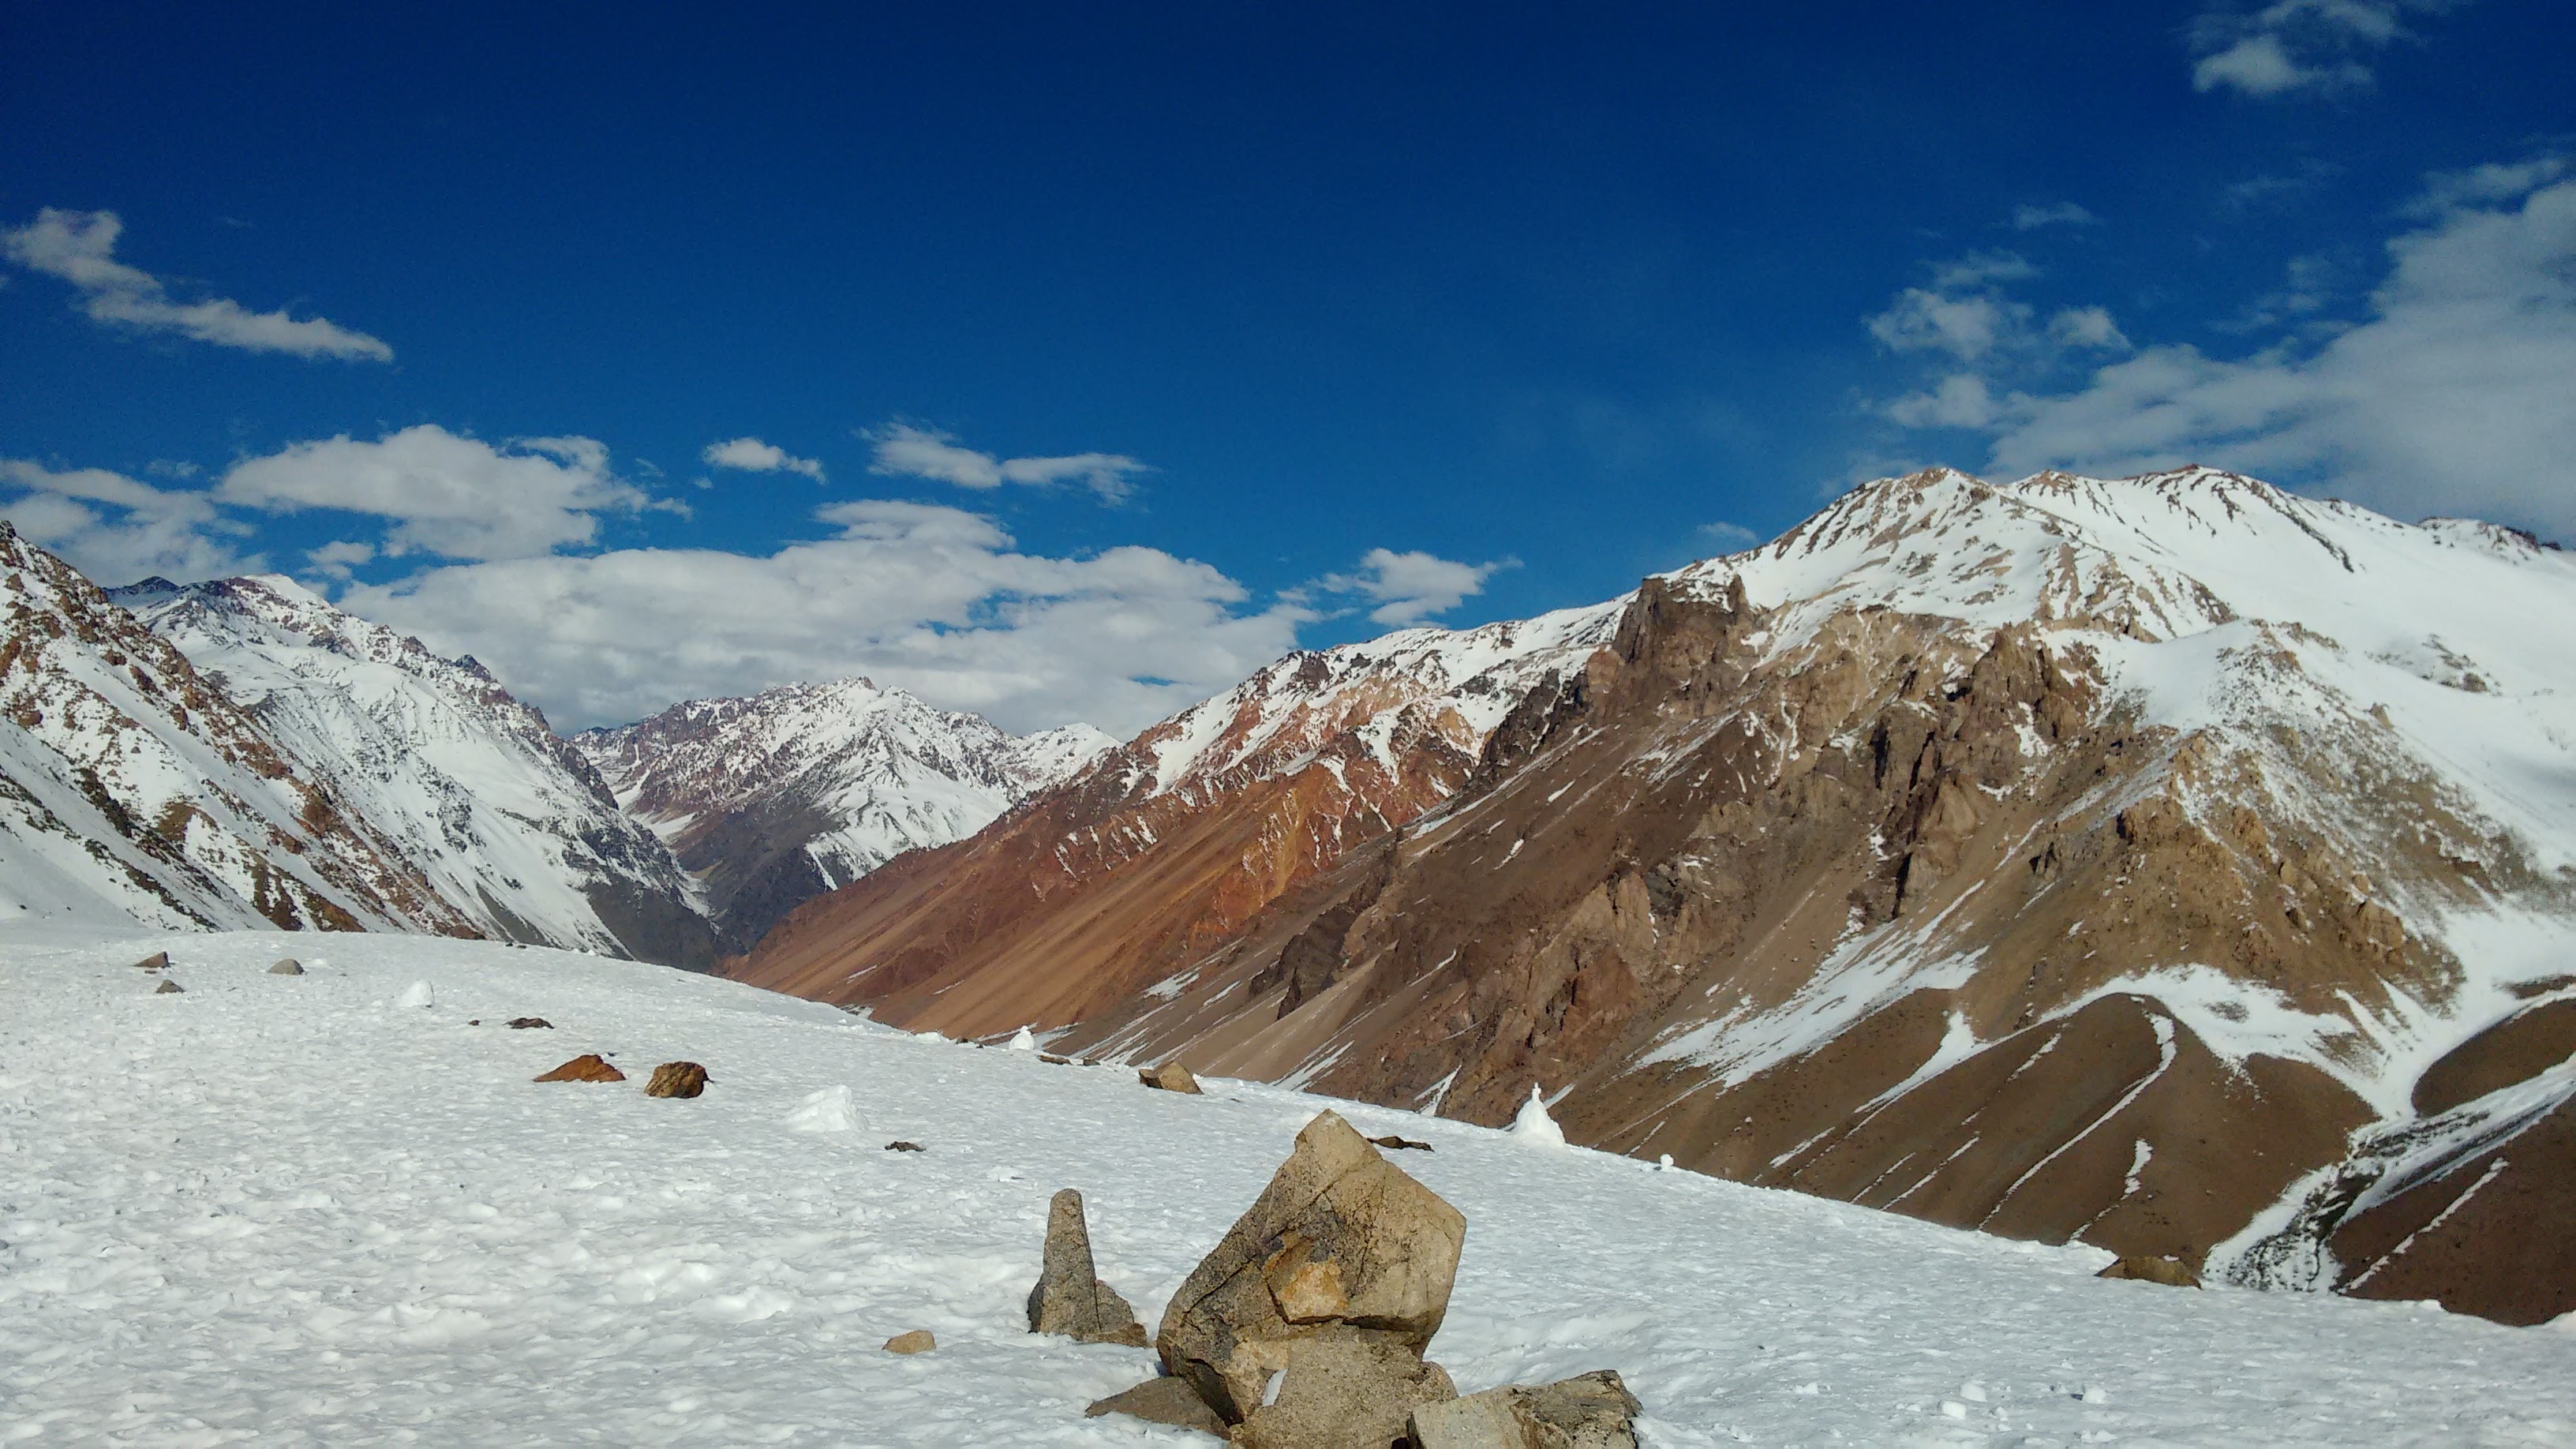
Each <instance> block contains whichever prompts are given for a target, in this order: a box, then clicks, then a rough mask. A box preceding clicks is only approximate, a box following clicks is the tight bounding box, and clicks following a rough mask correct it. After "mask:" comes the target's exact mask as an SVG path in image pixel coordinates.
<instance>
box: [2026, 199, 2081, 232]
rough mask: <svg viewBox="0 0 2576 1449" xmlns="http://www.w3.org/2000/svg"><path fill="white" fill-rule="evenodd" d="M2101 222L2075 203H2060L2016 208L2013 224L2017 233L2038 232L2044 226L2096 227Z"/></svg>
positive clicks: (2027, 205)
mask: <svg viewBox="0 0 2576 1449" xmlns="http://www.w3.org/2000/svg"><path fill="white" fill-rule="evenodd" d="M2101 220H2102V219H2101V218H2100V217H2098V216H2095V215H2094V214H2093V213H2091V212H2089V211H2086V210H2085V209H2084V208H2083V207H2080V206H2077V205H2076V204H2075V203H2074V202H2071V201H2059V202H2052V203H2050V204H2049V205H2046V206H2032V205H2029V204H2024V205H2021V206H2016V207H2014V208H2013V217H2012V224H2013V230H2015V231H2037V230H2039V229H2040V228H2041V227H2044V226H2095V225H2098V224H2099V223H2100V222H2101Z"/></svg>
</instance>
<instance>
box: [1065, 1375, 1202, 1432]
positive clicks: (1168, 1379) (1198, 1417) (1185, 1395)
mask: <svg viewBox="0 0 2576 1449" xmlns="http://www.w3.org/2000/svg"><path fill="white" fill-rule="evenodd" d="M1082 1413H1083V1417H1085V1418H1090V1419H1097V1418H1099V1417H1100V1416H1101V1415H1103V1414H1127V1415H1131V1416H1133V1417H1135V1418H1139V1419H1143V1420H1145V1421H1146V1422H1148V1423H1153V1424H1172V1425H1177V1426H1178V1427H1180V1428H1183V1429H1196V1430H1198V1431H1199V1432H1200V1433H1203V1434H1214V1435H1215V1436H1217V1437H1218V1438H1220V1439H1222V1438H1224V1437H1225V1420H1223V1419H1220V1418H1218V1417H1217V1416H1216V1410H1214V1409H1211V1408H1209V1407H1208V1406H1207V1401H1206V1400H1204V1399H1201V1398H1200V1397H1199V1396H1198V1391H1197V1390H1195V1389H1193V1388H1191V1387H1190V1381H1189V1380H1188V1379H1185V1378H1181V1377H1179V1376H1177V1375H1171V1374H1166V1375H1164V1376H1163V1377H1161V1378H1153V1379H1147V1380H1145V1381H1144V1382H1143V1383H1141V1384H1138V1385H1137V1386H1136V1387H1134V1388H1132V1389H1126V1390H1122V1391H1120V1392H1118V1393H1114V1394H1111V1395H1110V1396H1109V1397H1108V1398H1105V1399H1100V1400H1098V1401H1096V1402H1094V1403H1093V1404H1092V1405H1091V1407H1089V1408H1087V1409H1084V1410H1083V1411H1082Z"/></svg>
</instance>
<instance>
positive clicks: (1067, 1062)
mask: <svg viewBox="0 0 2576 1449" xmlns="http://www.w3.org/2000/svg"><path fill="white" fill-rule="evenodd" d="M1038 1060H1039V1061H1042V1062H1044V1063H1046V1064H1047V1065H1048V1066H1051V1067H1069V1066H1072V1065H1073V1058H1071V1057H1060V1056H1057V1055H1056V1054H1055V1053H1053V1052H1040V1053H1038ZM1101 1402H1102V1403H1104V1404H1105V1403H1107V1402H1109V1401H1108V1400H1107V1399H1103V1400H1101Z"/></svg>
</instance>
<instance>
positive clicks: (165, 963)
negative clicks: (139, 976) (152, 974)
mask: <svg viewBox="0 0 2576 1449" xmlns="http://www.w3.org/2000/svg"><path fill="white" fill-rule="evenodd" d="M134 969H135V970H137V971H166V970H168V969H170V953H169V952H167V951H155V952H153V953H152V954H151V955H149V956H146V957H144V958H143V959H142V960H140V961H137V962H135V963H134Z"/></svg>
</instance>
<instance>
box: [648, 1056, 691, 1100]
mask: <svg viewBox="0 0 2576 1449" xmlns="http://www.w3.org/2000/svg"><path fill="white" fill-rule="evenodd" d="M706 1089H707V1069H706V1068H704V1067H702V1066H699V1065H698V1064H697V1063H696V1062H664V1063H662V1065H660V1066H658V1067H655V1068H654V1069H653V1079H652V1080H651V1081H649V1082H646V1083H645V1084H644V1095H645V1096H647V1097H694V1096H697V1095H698V1094H699V1093H701V1092H704V1091H705V1090H706Z"/></svg>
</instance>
